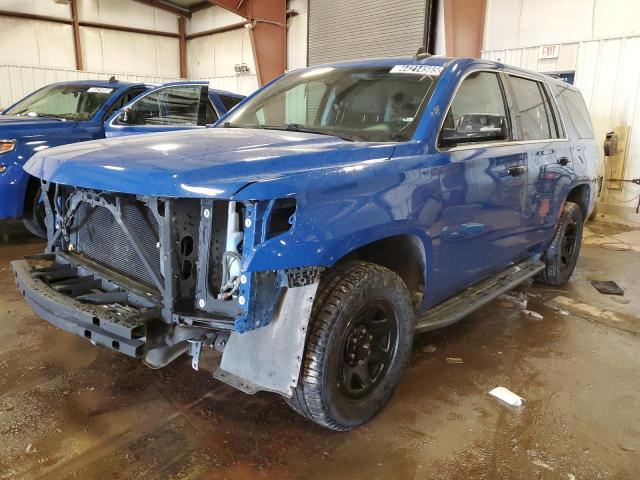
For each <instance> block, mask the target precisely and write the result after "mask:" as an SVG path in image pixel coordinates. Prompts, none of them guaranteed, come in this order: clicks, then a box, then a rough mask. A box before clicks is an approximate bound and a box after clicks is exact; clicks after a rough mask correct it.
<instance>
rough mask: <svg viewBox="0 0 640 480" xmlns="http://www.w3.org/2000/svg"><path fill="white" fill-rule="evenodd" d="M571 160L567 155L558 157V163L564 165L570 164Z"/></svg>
mask: <svg viewBox="0 0 640 480" xmlns="http://www.w3.org/2000/svg"><path fill="white" fill-rule="evenodd" d="M570 161H571V160H569V159H568V158H567V157H562V158H559V159H558V165H562V166H563V167H564V166H565V165H568V164H569V162H570Z"/></svg>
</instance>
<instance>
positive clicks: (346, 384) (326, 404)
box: [288, 262, 415, 431]
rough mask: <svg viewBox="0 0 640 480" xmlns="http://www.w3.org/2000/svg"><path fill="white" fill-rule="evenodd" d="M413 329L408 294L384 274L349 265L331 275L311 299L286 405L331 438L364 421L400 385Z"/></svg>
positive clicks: (368, 266) (361, 264)
mask: <svg viewBox="0 0 640 480" xmlns="http://www.w3.org/2000/svg"><path fill="white" fill-rule="evenodd" d="M414 322H415V320H414V314H413V308H412V306H411V297H410V295H409V291H408V290H407V287H406V285H405V284H404V282H403V281H402V279H401V278H400V277H399V276H398V275H397V274H395V273H394V272H392V271H391V270H389V269H387V268H384V267H382V266H380V265H376V264H372V263H366V262H356V263H353V264H350V265H349V266H346V267H344V268H343V269H341V270H339V271H337V272H332V274H330V275H329V276H328V277H326V278H324V279H323V282H322V284H321V286H320V289H319V291H318V294H317V296H316V301H315V303H314V306H313V309H312V312H311V320H310V325H309V335H308V338H307V344H306V347H305V354H304V359H303V363H302V372H301V374H300V378H299V380H298V386H297V387H296V389H295V391H294V394H293V397H292V398H291V399H289V400H288V403H289V405H290V406H291V407H292V408H294V409H295V410H296V411H297V412H298V413H300V414H302V415H303V416H305V417H307V418H308V419H310V420H312V421H313V422H315V423H317V424H319V425H321V426H323V427H325V428H328V429H331V430H336V431H345V430H350V429H351V428H354V427H357V426H359V425H362V424H364V423H366V422H367V421H369V420H371V419H372V418H373V417H374V416H375V415H376V414H377V413H378V412H380V410H382V408H383V407H384V406H385V405H386V404H387V402H388V401H389V399H390V398H391V396H392V395H393V392H394V391H395V389H396V387H397V386H398V384H399V382H400V378H401V375H402V372H403V371H404V369H405V366H406V364H407V361H408V359H409V354H410V353H411V345H412V341H413V330H414Z"/></svg>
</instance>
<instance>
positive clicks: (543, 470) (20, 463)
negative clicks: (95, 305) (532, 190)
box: [0, 220, 640, 480]
mask: <svg viewBox="0 0 640 480" xmlns="http://www.w3.org/2000/svg"><path fill="white" fill-rule="evenodd" d="M638 227H639V226H638V225H637V226H635V227H634V226H630V225H621V224H618V223H615V222H611V221H609V222H604V221H602V220H599V221H598V222H596V223H595V224H593V225H592V227H591V229H590V230H589V231H588V232H587V233H586V235H587V237H588V238H587V239H586V240H585V246H584V249H583V255H582V257H581V260H580V263H579V266H578V270H577V272H576V275H575V278H574V280H573V281H572V282H571V283H570V284H569V285H567V286H564V287H561V288H559V289H550V288H542V287H540V286H535V285H528V286H526V287H524V288H521V289H520V291H522V292H525V293H528V296H527V298H528V309H529V310H533V311H535V312H537V313H540V314H542V316H543V319H542V320H539V319H536V318H534V317H531V316H527V315H524V314H523V313H522V312H521V309H520V307H518V306H517V305H515V304H514V303H513V302H510V301H508V300H505V299H499V300H496V301H494V302H493V303H491V304H490V305H488V306H486V307H485V308H483V309H482V310H480V311H478V312H476V313H474V314H473V315H471V316H469V317H468V318H467V319H465V320H464V321H462V322H460V323H458V324H456V325H454V326H452V327H449V328H446V329H444V330H441V331H439V332H434V333H429V334H424V335H421V336H419V337H418V338H417V339H416V342H415V348H414V352H413V355H412V358H411V363H410V366H409V368H408V370H407V372H406V374H405V376H404V378H403V381H402V383H401V385H400V388H399V389H398V391H397V393H396V395H395V396H394V397H393V399H392V401H391V403H390V404H389V406H388V407H387V408H386V409H385V410H384V411H383V412H382V413H381V414H380V415H379V416H378V417H377V418H376V419H374V420H373V421H372V422H371V423H369V424H368V425H367V426H365V427H361V428H359V429H356V430H354V431H352V432H349V433H332V432H328V431H325V430H322V429H321V428H319V427H317V426H315V425H313V424H311V423H309V422H307V421H306V420H304V419H303V418H301V417H299V416H297V414H296V413H294V412H293V411H291V410H290V409H289V408H288V407H287V406H286V404H285V403H284V402H283V401H282V400H281V399H280V398H279V397H277V396H275V395H271V394H264V393H263V394H258V395H255V396H247V395H245V394H243V393H241V392H238V391H236V390H234V389H233V388H231V387H228V386H226V385H224V384H221V383H220V382H218V381H216V380H214V379H213V378H211V375H210V373H211V369H210V366H211V363H212V359H211V358H210V357H208V356H206V357H205V358H204V359H203V363H201V369H200V371H198V372H195V371H193V370H192V369H191V368H190V363H189V361H188V360H187V359H184V360H180V361H178V362H175V363H174V364H172V365H170V366H169V367H166V368H165V369H162V370H150V369H148V368H146V367H144V366H143V365H141V364H140V363H139V362H138V361H135V360H133V359H130V358H128V357H125V356H123V355H120V354H117V353H116V352H113V351H110V350H106V349H103V348H100V347H94V346H92V345H91V344H90V343H88V342H87V341H85V340H84V339H82V338H79V337H75V336H73V335H71V334H68V333H65V332H63V331H60V330H58V329H56V328H54V327H52V326H50V325H49V324H47V323H46V322H44V321H42V320H40V319H38V318H37V317H36V316H35V315H33V314H32V313H31V311H30V309H29V308H28V307H27V306H26V304H25V303H24V301H23V299H22V298H21V297H20V295H19V294H18V291H17V290H16V289H15V288H14V284H13V279H12V276H11V273H10V270H9V268H8V262H9V260H11V259H15V258H19V257H21V256H22V255H24V254H25V253H32V252H38V251H40V250H41V249H42V245H41V244H40V243H37V242H35V243H27V244H21V245H4V246H0V320H1V321H0V338H1V339H2V343H1V344H0V479H5V478H6V479H8V478H11V479H13V478H15V479H33V478H47V479H58V478H82V479H84V478H98V479H121V478H122V479H124V478H136V479H137V478H149V479H157V478H163V479H164V478H167V479H183V478H199V479H200V478H201V479H223V478H229V479H255V478H258V479H259V478H274V479H276V478H277V479H297V478H304V479H325V478H328V479H349V480H354V479H389V478H401V479H405V478H406V479H411V478H417V479H425V478H436V479H441V478H442V479H470V478H474V479H475V478H479V479H483V478H484V479H516V478H523V479H530V478H542V479H566V480H571V479H600V478H602V479H636V478H640V364H639V361H638V351H639V349H640V337H639V336H638V335H637V334H636V333H632V332H633V331H634V330H633V328H631V327H629V325H631V326H633V322H636V321H637V324H638V325H640V319H636V318H635V317H634V316H633V315H634V313H636V312H638V311H640V310H638V307H639V306H640V295H639V294H640V284H639V283H640V282H638V274H637V272H639V271H640V252H638V250H639V249H640V229H639V228H638ZM603 234H604V235H613V238H614V240H615V241H616V242H618V243H619V242H622V241H623V240H624V242H626V243H625V244H626V245H628V246H629V247H630V248H629V249H628V250H626V251H611V250H605V248H609V247H607V246H601V245H600V244H601V243H605V242H607V241H609V242H611V241H614V240H611V238H608V240H606V239H607V237H606V236H602V235H603ZM620 238H622V239H623V240H621V239H620ZM636 245H637V246H638V247H639V248H638V249H636V248H635V246H636ZM617 250H624V248H622V247H621V248H618V249H617ZM593 279H605V280H608V279H611V280H615V281H617V282H618V283H619V284H620V285H621V286H622V287H623V288H624V289H625V290H626V294H625V296H624V297H622V298H618V299H613V298H611V297H609V296H605V295H600V294H599V293H597V292H596V291H595V290H594V289H593V287H591V286H590V284H589V282H590V280H593ZM556 297H565V298H569V299H572V300H574V301H575V305H573V304H572V305H569V306H567V307H566V308H567V312H564V311H556V309H560V310H564V308H565V307H562V306H561V307H557V306H556V307H554V308H555V309H553V308H550V307H548V306H545V303H546V302H547V301H548V300H551V299H553V298H556ZM554 305H555V304H554ZM576 305H588V306H590V307H592V308H591V310H589V311H585V310H584V308H583V307H576ZM581 309H582V310H581ZM568 312H570V314H569V315H565V313H568ZM611 312H613V313H618V314H620V315H622V316H623V318H624V321H619V320H616V319H615V318H616V317H611V315H610V313H611ZM612 318H613V320H612ZM600 320H602V321H600ZM638 325H636V326H638ZM447 358H461V359H462V362H463V363H448V362H447V360H446V359H447ZM496 386H505V387H507V388H509V389H510V390H512V391H514V392H516V393H517V394H519V395H520V396H522V397H524V398H525V403H524V406H522V407H519V408H513V407H509V406H506V405H505V404H502V403H500V402H499V401H498V400H496V399H494V398H492V397H490V396H489V395H488V394H487V392H488V391H489V390H491V389H492V388H494V387H496Z"/></svg>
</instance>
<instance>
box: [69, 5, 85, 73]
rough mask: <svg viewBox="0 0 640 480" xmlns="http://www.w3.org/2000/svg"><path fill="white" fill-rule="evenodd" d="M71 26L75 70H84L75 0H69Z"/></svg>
mask: <svg viewBox="0 0 640 480" xmlns="http://www.w3.org/2000/svg"><path fill="white" fill-rule="evenodd" d="M71 26H72V28H73V46H74V49H75V53H76V70H84V66H83V64H82V45H81V44H80V22H79V20H78V4H77V0H71Z"/></svg>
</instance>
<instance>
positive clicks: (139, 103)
mask: <svg viewBox="0 0 640 480" xmlns="http://www.w3.org/2000/svg"><path fill="white" fill-rule="evenodd" d="M208 92H209V87H208V83H206V82H195V83H189V84H171V85H164V86H161V87H158V88H156V89H154V90H151V91H149V92H147V93H145V94H144V95H142V96H139V97H138V98H136V99H135V100H134V101H133V102H132V103H130V104H128V105H126V106H125V107H124V108H122V109H120V110H118V111H117V112H116V113H114V114H113V115H112V116H111V117H110V118H109V119H108V120H107V121H106V122H105V134H106V136H107V137H117V136H122V135H139V134H142V133H153V132H168V131H175V130H188V129H193V128H205V126H206V125H210V124H213V123H215V122H216V121H217V120H218V113H217V112H216V110H215V108H214V107H213V104H212V103H211V100H210V99H209V95H208Z"/></svg>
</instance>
